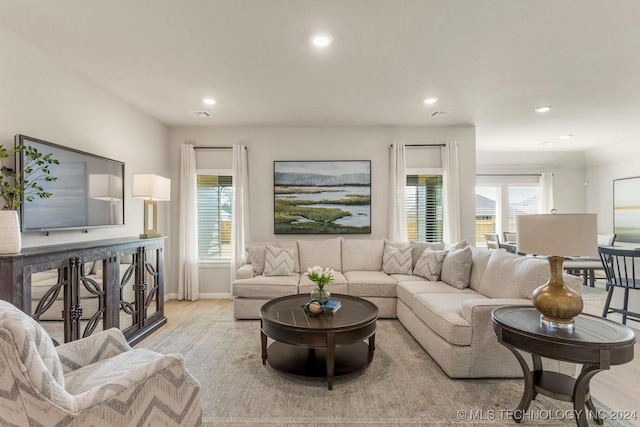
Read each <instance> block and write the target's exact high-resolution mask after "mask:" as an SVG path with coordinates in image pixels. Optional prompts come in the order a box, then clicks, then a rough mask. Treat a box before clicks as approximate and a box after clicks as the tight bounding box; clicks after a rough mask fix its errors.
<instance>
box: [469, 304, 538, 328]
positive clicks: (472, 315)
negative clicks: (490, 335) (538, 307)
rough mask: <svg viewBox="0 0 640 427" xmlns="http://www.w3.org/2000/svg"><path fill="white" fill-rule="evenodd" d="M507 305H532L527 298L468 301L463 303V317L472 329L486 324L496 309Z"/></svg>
mask: <svg viewBox="0 0 640 427" xmlns="http://www.w3.org/2000/svg"><path fill="white" fill-rule="evenodd" d="M505 305H532V302H531V300H530V299H527V298H490V299H474V300H467V301H464V302H463V303H462V313H460V314H461V316H462V318H463V319H464V320H466V321H467V322H469V324H470V325H471V326H472V327H475V326H476V325H474V323H477V322H478V321H481V322H486V320H489V323H491V322H490V318H491V311H492V310H493V309H494V308H498V307H503V306H505Z"/></svg>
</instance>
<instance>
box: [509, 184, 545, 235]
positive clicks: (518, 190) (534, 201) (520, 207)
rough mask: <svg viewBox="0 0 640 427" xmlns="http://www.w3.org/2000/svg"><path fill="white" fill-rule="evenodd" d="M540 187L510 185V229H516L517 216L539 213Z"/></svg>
mask: <svg viewBox="0 0 640 427" xmlns="http://www.w3.org/2000/svg"><path fill="white" fill-rule="evenodd" d="M539 205H540V188H539V187H537V186H535V187H533V186H528V187H523V186H509V229H508V230H507V231H516V216H518V215H530V214H537V213H538V209H539Z"/></svg>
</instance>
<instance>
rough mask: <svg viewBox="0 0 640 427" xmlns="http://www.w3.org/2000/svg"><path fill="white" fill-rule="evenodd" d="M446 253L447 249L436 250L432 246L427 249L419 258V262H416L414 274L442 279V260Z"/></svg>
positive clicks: (432, 278) (428, 278)
mask: <svg viewBox="0 0 640 427" xmlns="http://www.w3.org/2000/svg"><path fill="white" fill-rule="evenodd" d="M446 255H447V251H434V250H432V249H431V248H427V249H425V250H424V252H422V255H421V256H420V259H418V262H416V266H415V268H414V269H413V274H415V275H416V276H421V277H424V278H425V279H427V280H433V281H437V280H440V272H441V271H442V262H443V261H444V258H445V256H446Z"/></svg>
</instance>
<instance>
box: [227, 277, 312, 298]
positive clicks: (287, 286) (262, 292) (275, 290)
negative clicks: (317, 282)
mask: <svg viewBox="0 0 640 427" xmlns="http://www.w3.org/2000/svg"><path fill="white" fill-rule="evenodd" d="M299 281H300V274H298V273H294V274H292V275H291V276H264V275H260V276H256V277H252V278H250V279H236V280H234V281H233V286H232V292H233V295H234V296H236V297H245V298H277V297H283V296H285V295H294V294H297V293H298V282H299Z"/></svg>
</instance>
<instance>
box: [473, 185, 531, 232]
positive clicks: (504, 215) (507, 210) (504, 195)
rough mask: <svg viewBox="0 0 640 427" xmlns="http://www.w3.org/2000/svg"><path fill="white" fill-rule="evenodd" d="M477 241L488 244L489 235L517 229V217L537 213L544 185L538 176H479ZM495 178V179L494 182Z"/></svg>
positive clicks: (477, 190)
mask: <svg viewBox="0 0 640 427" xmlns="http://www.w3.org/2000/svg"><path fill="white" fill-rule="evenodd" d="M476 180H477V182H478V185H477V186H476V244H477V245H485V243H486V241H485V238H484V235H485V234H494V233H495V234H498V235H499V236H500V241H502V240H503V239H502V233H503V232H505V231H508V232H515V231H516V217H517V216H518V215H523V214H537V213H538V212H539V209H540V208H539V206H540V186H539V184H538V178H537V175H535V176H526V175H525V176H518V175H513V176H511V175H507V176H493V177H485V176H479V177H477V178H476ZM491 181H493V182H491Z"/></svg>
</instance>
